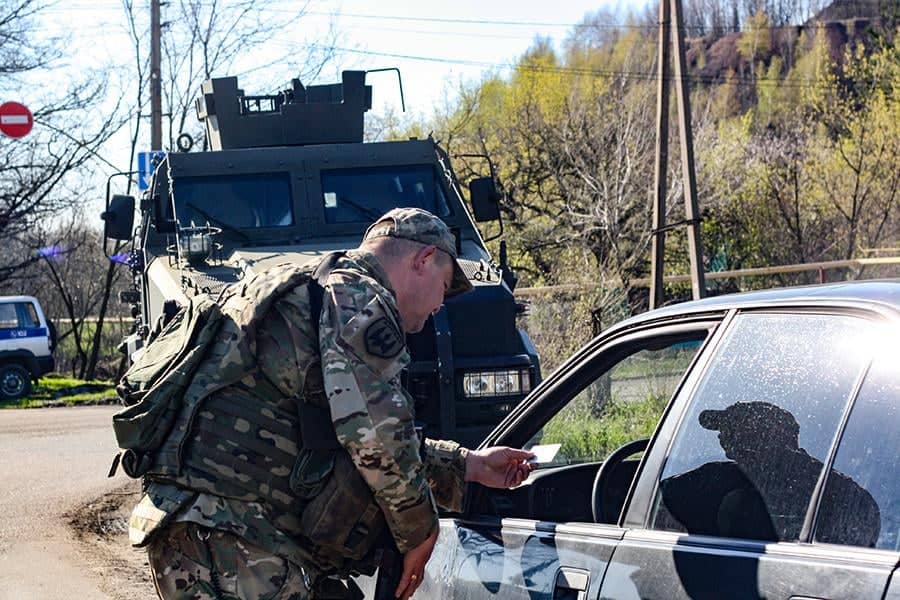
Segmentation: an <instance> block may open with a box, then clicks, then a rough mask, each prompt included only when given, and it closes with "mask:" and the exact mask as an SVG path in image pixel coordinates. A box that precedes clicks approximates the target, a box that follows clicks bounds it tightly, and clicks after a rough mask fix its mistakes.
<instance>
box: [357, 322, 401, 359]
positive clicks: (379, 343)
mask: <svg viewBox="0 0 900 600" xmlns="http://www.w3.org/2000/svg"><path fill="white" fill-rule="evenodd" d="M365 341H366V352H368V353H369V354H371V355H372V356H377V357H379V358H394V357H395V356H397V355H398V354H400V353H401V352H402V351H403V348H404V345H405V342H404V339H403V335H402V334H401V333H400V332H399V331H397V328H396V327H395V326H394V324H393V323H392V322H391V321H389V320H388V318H387V317H381V318H379V319H376V320H375V321H373V322H372V323H371V324H370V325H369V326H368V327H367V328H366V333H365Z"/></svg>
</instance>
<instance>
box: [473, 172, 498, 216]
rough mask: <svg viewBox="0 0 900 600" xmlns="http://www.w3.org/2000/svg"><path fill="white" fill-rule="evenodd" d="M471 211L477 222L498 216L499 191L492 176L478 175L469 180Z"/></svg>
mask: <svg viewBox="0 0 900 600" xmlns="http://www.w3.org/2000/svg"><path fill="white" fill-rule="evenodd" d="M469 198H470V199H471V200H472V212H473V213H475V214H474V216H475V220H476V221H478V222H479V223H484V222H486V221H496V220H498V219H499V218H500V192H498V191H497V184H496V183H494V178H493V177H479V178H478V179H473V180H472V181H470V182H469Z"/></svg>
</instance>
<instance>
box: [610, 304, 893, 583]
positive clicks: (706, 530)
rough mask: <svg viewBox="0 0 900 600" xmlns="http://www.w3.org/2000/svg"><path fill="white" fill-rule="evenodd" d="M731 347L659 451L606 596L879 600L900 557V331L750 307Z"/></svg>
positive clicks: (652, 457) (663, 436) (736, 318)
mask: <svg viewBox="0 0 900 600" xmlns="http://www.w3.org/2000/svg"><path fill="white" fill-rule="evenodd" d="M721 336H722V337H721V339H720V340H718V341H717V343H716V348H715V350H714V352H713V353H711V354H710V355H709V359H708V362H706V364H705V365H704V368H703V369H702V372H701V371H699V370H698V371H695V372H694V373H692V375H691V377H690V378H689V380H688V381H687V382H686V383H685V385H683V386H682V388H681V390H680V392H679V395H678V398H677V399H676V401H675V403H674V405H673V409H672V411H671V413H670V414H669V415H668V416H667V418H666V421H665V423H664V424H663V425H662V426H661V428H660V435H659V436H658V443H655V444H654V445H653V446H651V448H650V449H649V451H648V452H647V455H646V457H645V461H644V466H643V471H642V473H641V476H640V478H639V479H638V481H637V482H636V485H635V488H634V490H633V493H632V496H631V501H630V504H629V506H628V508H627V512H626V515H625V519H624V521H623V525H624V526H625V527H626V528H627V531H626V532H625V533H624V535H623V538H622V541H621V542H620V543H619V544H618V546H617V547H616V549H615V552H614V555H613V558H612V561H611V563H610V566H609V568H608V569H607V572H606V576H605V578H604V581H603V584H602V589H601V591H600V595H599V597H600V598H617V599H619V598H672V599H679V598H770V599H788V598H791V599H793V598H796V599H800V598H804V599H811V598H817V599H825V598H881V597H882V595H883V594H884V593H885V589H886V586H887V584H888V580H889V578H890V575H891V572H892V570H893V569H894V568H895V567H896V566H897V564H898V560H900V555H898V527H900V524H898V512H900V507H898V502H900V496H898V483H897V482H898V480H900V471H898V464H900V462H898V461H900V459H898V456H900V444H898V438H897V435H896V432H897V431H898V426H900V420H898V409H897V405H898V379H900V377H898V373H897V365H898V363H897V358H896V348H897V340H898V336H897V329H896V323H893V324H891V323H890V322H885V321H884V320H882V319H880V318H877V317H875V316H874V315H866V314H864V313H859V312H849V311H846V310H841V311H838V310H835V311H832V312H823V311H821V310H816V311H812V310H810V311H796V310H795V311H791V312H788V311H778V310H762V311H759V310H757V311H749V310H748V311H743V312H738V313H736V314H734V315H733V319H732V320H731V321H730V322H729V323H728V324H727V326H726V327H723V331H722V333H721ZM670 432H671V433H672V435H669V433H670ZM669 440H671V441H669Z"/></svg>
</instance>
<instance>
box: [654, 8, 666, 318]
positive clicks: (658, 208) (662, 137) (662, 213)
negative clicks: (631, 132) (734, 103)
mask: <svg viewBox="0 0 900 600" xmlns="http://www.w3.org/2000/svg"><path fill="white" fill-rule="evenodd" d="M669 21H670V19H669V0H660V2H659V49H658V57H657V65H656V71H657V73H658V75H659V79H658V81H657V95H656V176H655V184H656V197H655V201H654V203H653V240H652V246H651V259H650V310H653V309H654V308H656V307H658V306H661V305H662V303H663V290H664V287H663V257H664V254H665V246H666V232H665V231H663V226H665V224H666V188H667V187H668V185H667V182H666V167H667V163H668V160H669V28H670V22H669Z"/></svg>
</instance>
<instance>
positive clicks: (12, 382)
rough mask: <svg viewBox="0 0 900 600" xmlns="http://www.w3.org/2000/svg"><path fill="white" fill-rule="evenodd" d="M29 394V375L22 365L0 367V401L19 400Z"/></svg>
mask: <svg viewBox="0 0 900 600" xmlns="http://www.w3.org/2000/svg"><path fill="white" fill-rule="evenodd" d="M30 393H31V373H29V372H28V369H26V368H25V367H23V366H22V365H19V364H16V363H12V364H7V365H2V366H0V399H2V400H19V399H21V398H24V397H25V396H27V395H28V394H30Z"/></svg>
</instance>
